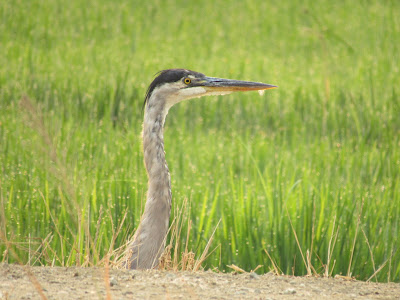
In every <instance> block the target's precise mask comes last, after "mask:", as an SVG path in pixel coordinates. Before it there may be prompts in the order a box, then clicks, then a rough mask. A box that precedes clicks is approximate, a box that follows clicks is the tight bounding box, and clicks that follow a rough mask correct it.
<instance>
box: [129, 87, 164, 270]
mask: <svg viewBox="0 0 400 300" xmlns="http://www.w3.org/2000/svg"><path fill="white" fill-rule="evenodd" d="M162 97H163V93H158V92H157V91H155V92H153V94H152V96H151V99H149V102H148V103H147V105H146V108H145V114H144V122H143V152H144V162H145V165H146V169H147V174H148V178H149V182H148V186H149V189H148V192H147V201H146V205H145V209H144V213H143V216H142V218H141V222H140V224H139V227H138V229H137V231H136V233H135V236H134V239H133V242H132V243H131V245H130V246H129V251H130V259H129V267H130V268H131V269H150V268H154V267H156V266H157V265H158V260H159V258H160V256H161V254H162V252H163V251H164V247H165V239H166V235H167V231H168V225H169V217H170V213H171V198H172V196H171V179H170V175H169V170H168V166H167V162H166V160H165V151H164V135H163V127H164V122H165V117H166V115H167V113H168V109H169V107H168V106H167V105H166V101H165V98H162Z"/></svg>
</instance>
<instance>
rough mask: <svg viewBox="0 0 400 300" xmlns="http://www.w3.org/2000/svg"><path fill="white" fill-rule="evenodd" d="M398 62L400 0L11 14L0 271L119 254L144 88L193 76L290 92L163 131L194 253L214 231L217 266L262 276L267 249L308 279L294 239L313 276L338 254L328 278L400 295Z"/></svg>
mask: <svg viewBox="0 0 400 300" xmlns="http://www.w3.org/2000/svg"><path fill="white" fill-rule="evenodd" d="M399 61H400V2H399V1H372V0H371V1H367V0H364V1H350V0H348V1H301V2H297V1H280V2H276V1H220V2H216V1H189V2H188V1H161V0H160V1H118V2H115V1H106V0H101V1H100V0H99V1H82V0H72V1H39V0H32V1H21V0H20V1H18V0H15V1H9V0H5V1H1V2H0V66H1V67H0V196H1V206H0V212H1V214H0V216H1V223H0V225H1V232H2V241H1V242H0V259H1V260H5V261H8V262H13V261H16V260H17V258H16V257H17V256H18V257H19V259H20V260H21V261H22V262H23V263H28V262H29V263H31V264H55V265H75V264H83V262H84V261H87V260H89V261H90V264H96V263H98V261H99V259H101V257H102V256H103V255H104V254H105V253H107V252H108V250H109V247H110V245H112V246H113V247H115V248H116V247H118V246H120V245H122V244H123V243H124V242H125V238H126V235H125V234H119V235H118V237H117V238H116V240H115V245H113V244H112V241H113V232H115V231H116V230H117V228H118V226H119V224H120V223H121V222H122V216H123V214H124V212H125V210H127V211H128V214H127V219H126V220H125V222H123V224H122V231H123V232H126V233H129V234H130V233H132V232H133V230H134V228H135V227H136V226H137V225H138V221H139V218H140V214H141V208H142V206H143V203H144V201H145V193H146V185H147V177H146V173H145V169H144V166H143V155H142V151H141V138H140V134H141V123H142V103H143V98H144V94H145V91H146V87H147V86H148V84H149V83H150V82H151V80H152V79H153V76H154V74H155V73H156V72H157V71H159V70H162V69H166V68H173V67H184V68H189V69H193V70H196V71H200V72H203V73H205V74H207V75H210V76H216V77H225V78H235V79H243V80H254V81H262V82H266V83H270V84H275V85H278V86H279V89H277V90H271V91H267V92H266V93H265V94H264V95H263V96H259V95H258V94H257V93H254V92H250V93H243V94H240V93H236V94H232V95H229V96H224V97H207V98H202V99H197V100H193V101H189V102H185V103H182V104H179V105H178V106H177V107H174V108H172V109H171V111H170V113H169V115H168V117H167V121H166V126H165V144H166V146H165V148H166V152H167V160H168V163H169V167H170V171H171V177H172V185H173V203H174V204H173V205H174V207H179V206H181V203H182V202H183V200H184V199H185V198H186V199H188V201H189V202H190V206H191V210H190V219H191V220H192V222H193V229H192V231H191V236H190V241H189V248H191V249H193V250H195V251H197V254H198V255H199V254H200V253H201V251H202V249H204V247H205V244H206V243H207V240H208V238H209V237H210V235H211V233H212V231H213V229H214V227H215V226H216V224H217V223H218V221H219V220H220V219H221V223H220V225H219V227H218V228H217V230H216V233H215V238H214V241H213V246H214V247H217V246H218V248H217V250H216V251H215V252H214V253H213V254H212V255H211V256H210V257H209V258H208V259H207V261H206V266H207V267H210V268H213V267H218V268H219V269H220V270H229V268H227V267H226V265H228V264H236V265H237V266H240V267H241V268H243V269H245V270H247V271H249V270H251V269H254V268H256V267H257V265H263V267H262V268H260V269H259V270H258V272H260V273H262V272H267V271H268V270H270V268H271V262H270V260H269V258H268V256H267V255H266V253H265V251H264V249H266V250H267V251H268V252H269V253H270V255H271V256H272V258H273V259H274V261H275V262H276V264H277V265H278V266H279V267H280V268H281V270H282V271H283V272H284V273H286V274H292V273H294V274H296V275H302V274H306V267H305V264H304V263H303V260H302V258H301V252H300V250H299V247H298V245H297V243H296V238H295V235H294V232H295V233H296V234H297V238H298V240H299V244H300V247H301V250H302V252H303V254H304V255H305V254H306V251H307V249H308V250H310V251H311V254H312V255H311V263H312V265H313V266H314V267H315V269H316V271H317V272H319V273H322V272H323V265H324V264H326V263H327V261H328V253H329V251H331V252H332V260H331V263H330V267H329V269H330V270H331V271H332V274H333V275H334V274H343V275H347V274H349V273H348V270H350V273H351V275H352V276H356V278H357V279H361V280H366V279H368V278H370V277H371V275H372V274H374V272H375V271H378V272H377V279H378V280H379V281H387V280H389V281H400V250H399V245H400V228H399V226H400V172H399V170H400V151H399V147H400V139H399V136H400V118H399V116H400V98H399V93H400V90H399V83H400V80H399V78H400V70H399V67H400V64H399ZM24 95H26V96H27V97H29V98H30V99H31V100H32V102H33V103H34V110H36V112H37V113H34V112H33V111H32V110H30V109H29V107H27V104H24V103H23V104H22V105H21V104H20V99H21V98H22V97H23V96H24ZM74 202H76V204H77V206H78V207H79V212H77V211H76V206H74V205H71V203H74ZM68 203H70V204H68ZM99 220H100V221H99ZM290 221H291V222H292V224H293V229H292V227H291V225H290ZM336 233H337V236H336V237H337V238H336V243H335V244H334V247H333V241H335V235H336ZM332 237H333V239H331V238H332ZM90 239H92V241H90ZM43 240H45V241H46V242H47V244H46V245H47V246H46V247H45V246H44V245H45V243H44V242H43ZM7 241H8V242H7ZM185 241H186V237H182V243H185ZM330 241H331V246H330V248H329V245H330ZM89 244H90V245H89ZM41 245H42V246H41ZM36 250H38V252H35V251H36ZM11 253H14V254H13V255H11ZM32 257H36V258H38V259H32ZM351 257H352V258H351ZM380 267H382V268H381V269H380V270H378V269H379V268H380Z"/></svg>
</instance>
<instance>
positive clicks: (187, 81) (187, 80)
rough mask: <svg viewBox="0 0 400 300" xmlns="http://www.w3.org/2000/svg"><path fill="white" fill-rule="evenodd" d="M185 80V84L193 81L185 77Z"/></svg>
mask: <svg viewBox="0 0 400 300" xmlns="http://www.w3.org/2000/svg"><path fill="white" fill-rule="evenodd" d="M183 82H184V83H185V84H190V83H191V82H192V80H191V79H190V78H187V77H186V78H185V79H183Z"/></svg>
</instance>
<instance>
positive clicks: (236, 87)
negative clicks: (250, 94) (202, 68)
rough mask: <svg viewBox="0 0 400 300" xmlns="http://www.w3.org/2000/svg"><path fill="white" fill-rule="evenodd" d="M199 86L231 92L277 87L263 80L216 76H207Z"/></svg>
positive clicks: (214, 90) (208, 90)
mask: <svg viewBox="0 0 400 300" xmlns="http://www.w3.org/2000/svg"><path fill="white" fill-rule="evenodd" d="M198 86H201V87H203V88H205V89H206V90H207V92H211V93H214V92H217V93H218V92H221V93H231V92H240V91H262V90H269V89H274V88H277V86H276V85H270V84H265V83H261V82H252V81H242V80H235V79H224V78H215V77H205V78H204V79H202V80H201V81H200V82H199V83H198Z"/></svg>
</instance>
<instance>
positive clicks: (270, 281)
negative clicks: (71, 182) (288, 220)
mask: <svg viewBox="0 0 400 300" xmlns="http://www.w3.org/2000/svg"><path fill="white" fill-rule="evenodd" d="M106 282H107V283H106ZM41 293H42V296H41ZM41 297H42V298H47V299H202V300H203V299H335V298H336V299H400V284H398V283H388V284H384V283H371V282H369V283H367V282H361V281H354V280H346V279H343V278H340V279H338V278H335V279H333V278H315V277H289V276H275V275H272V274H265V275H257V274H255V273H246V274H239V275H233V274H218V273H213V272H195V273H192V272H165V271H163V272H161V271H156V270H152V271H136V270H113V269H111V270H109V272H108V274H107V270H106V269H104V268H77V267H70V268H61V267H30V268H27V267H22V266H18V265H8V264H0V299H40V298H41Z"/></svg>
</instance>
